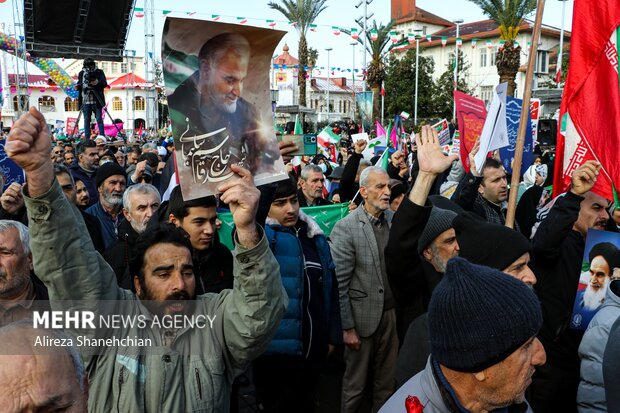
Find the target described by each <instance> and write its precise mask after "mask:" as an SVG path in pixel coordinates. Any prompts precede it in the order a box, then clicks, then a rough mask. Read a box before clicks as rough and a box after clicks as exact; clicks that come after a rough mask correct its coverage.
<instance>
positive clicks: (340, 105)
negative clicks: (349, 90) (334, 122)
mask: <svg viewBox="0 0 620 413" xmlns="http://www.w3.org/2000/svg"><path fill="white" fill-rule="evenodd" d="M338 112H340V113H342V100H339V101H338Z"/></svg>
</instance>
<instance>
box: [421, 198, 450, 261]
mask: <svg viewBox="0 0 620 413" xmlns="http://www.w3.org/2000/svg"><path fill="white" fill-rule="evenodd" d="M455 217H456V212H452V211H448V210H447V209H441V208H437V207H433V209H432V210H431V215H430V217H429V218H428V222H427V223H426V226H425V227H424V231H422V235H420V240H419V241H418V253H420V254H422V251H424V249H425V248H426V247H428V246H429V245H430V243H431V242H433V240H434V239H435V238H437V237H438V236H439V235H440V234H441V233H442V232H444V231H447V230H449V229H450V228H452V221H453V220H454V218H455Z"/></svg>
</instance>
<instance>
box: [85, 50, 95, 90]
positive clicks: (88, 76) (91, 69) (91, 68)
mask: <svg viewBox="0 0 620 413" xmlns="http://www.w3.org/2000/svg"><path fill="white" fill-rule="evenodd" d="M82 70H83V71H84V74H83V77H82V79H81V80H82V87H83V88H84V89H92V87H93V86H92V85H91V84H90V83H91V82H92V81H94V80H97V66H96V65H95V61H94V60H93V59H92V58H90V57H87V58H86V59H84V67H83V69H82Z"/></svg>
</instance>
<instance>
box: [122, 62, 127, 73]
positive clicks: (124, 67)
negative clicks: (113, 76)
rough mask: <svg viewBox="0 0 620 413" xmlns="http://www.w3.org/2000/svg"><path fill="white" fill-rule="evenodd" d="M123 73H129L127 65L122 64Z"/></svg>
mask: <svg viewBox="0 0 620 413" xmlns="http://www.w3.org/2000/svg"><path fill="white" fill-rule="evenodd" d="M121 73H127V63H125V62H123V63H121Z"/></svg>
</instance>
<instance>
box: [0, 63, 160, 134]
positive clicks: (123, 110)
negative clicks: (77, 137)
mask: <svg viewBox="0 0 620 413" xmlns="http://www.w3.org/2000/svg"><path fill="white" fill-rule="evenodd" d="M3 66H4V65H3ZM97 66H98V67H99V68H101V69H102V70H103V71H104V72H105V74H106V78H107V81H108V87H107V88H106V89H105V92H104V94H105V101H106V109H107V111H108V112H109V115H110V116H108V114H106V113H104V114H103V116H104V124H106V125H111V124H112V123H113V121H117V120H120V121H121V122H123V127H124V129H125V130H126V131H133V130H137V129H140V128H141V127H142V128H144V127H145V126H146V121H145V119H146V99H147V95H148V92H149V90H150V89H152V85H151V84H150V83H148V82H146V81H145V80H144V79H143V78H142V77H141V76H140V74H143V73H144V64H143V61H142V59H141V58H139V57H138V58H133V59H131V60H129V61H125V62H100V61H98V62H97ZM129 68H131V69H132V71H130V72H126V71H125V72H123V70H126V69H129ZM65 70H66V71H67V73H68V74H69V75H71V76H73V78H74V79H76V80H77V75H78V73H79V71H80V70H82V60H75V61H71V62H69V64H68V65H67V66H66V68H65ZM3 73H7V72H5V71H4V68H3ZM3 84H4V88H3V97H4V101H3V105H2V124H3V126H4V127H5V128H6V127H10V126H11V125H12V124H13V122H14V121H15V120H17V118H18V117H19V115H20V114H21V112H23V111H24V110H27V108H29V107H30V106H35V107H36V108H37V109H39V110H40V111H41V112H42V113H43V116H45V119H46V121H47V123H48V125H50V126H52V127H53V128H65V130H66V133H68V134H72V133H73V125H74V123H75V120H76V119H77V118H78V117H79V114H80V112H79V109H78V99H77V98H71V97H69V96H67V94H66V93H65V92H64V91H63V90H62V89H61V88H59V87H58V86H56V85H55V84H54V83H53V82H51V80H50V79H49V76H48V75H34V74H29V75H28V76H27V79H26V76H25V75H16V74H9V75H8V76H6V77H5V80H3ZM19 102H22V105H20V104H19ZM154 126H155V125H154ZM80 127H83V121H82V120H80V124H79V125H78V129H79V128H80Z"/></svg>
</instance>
